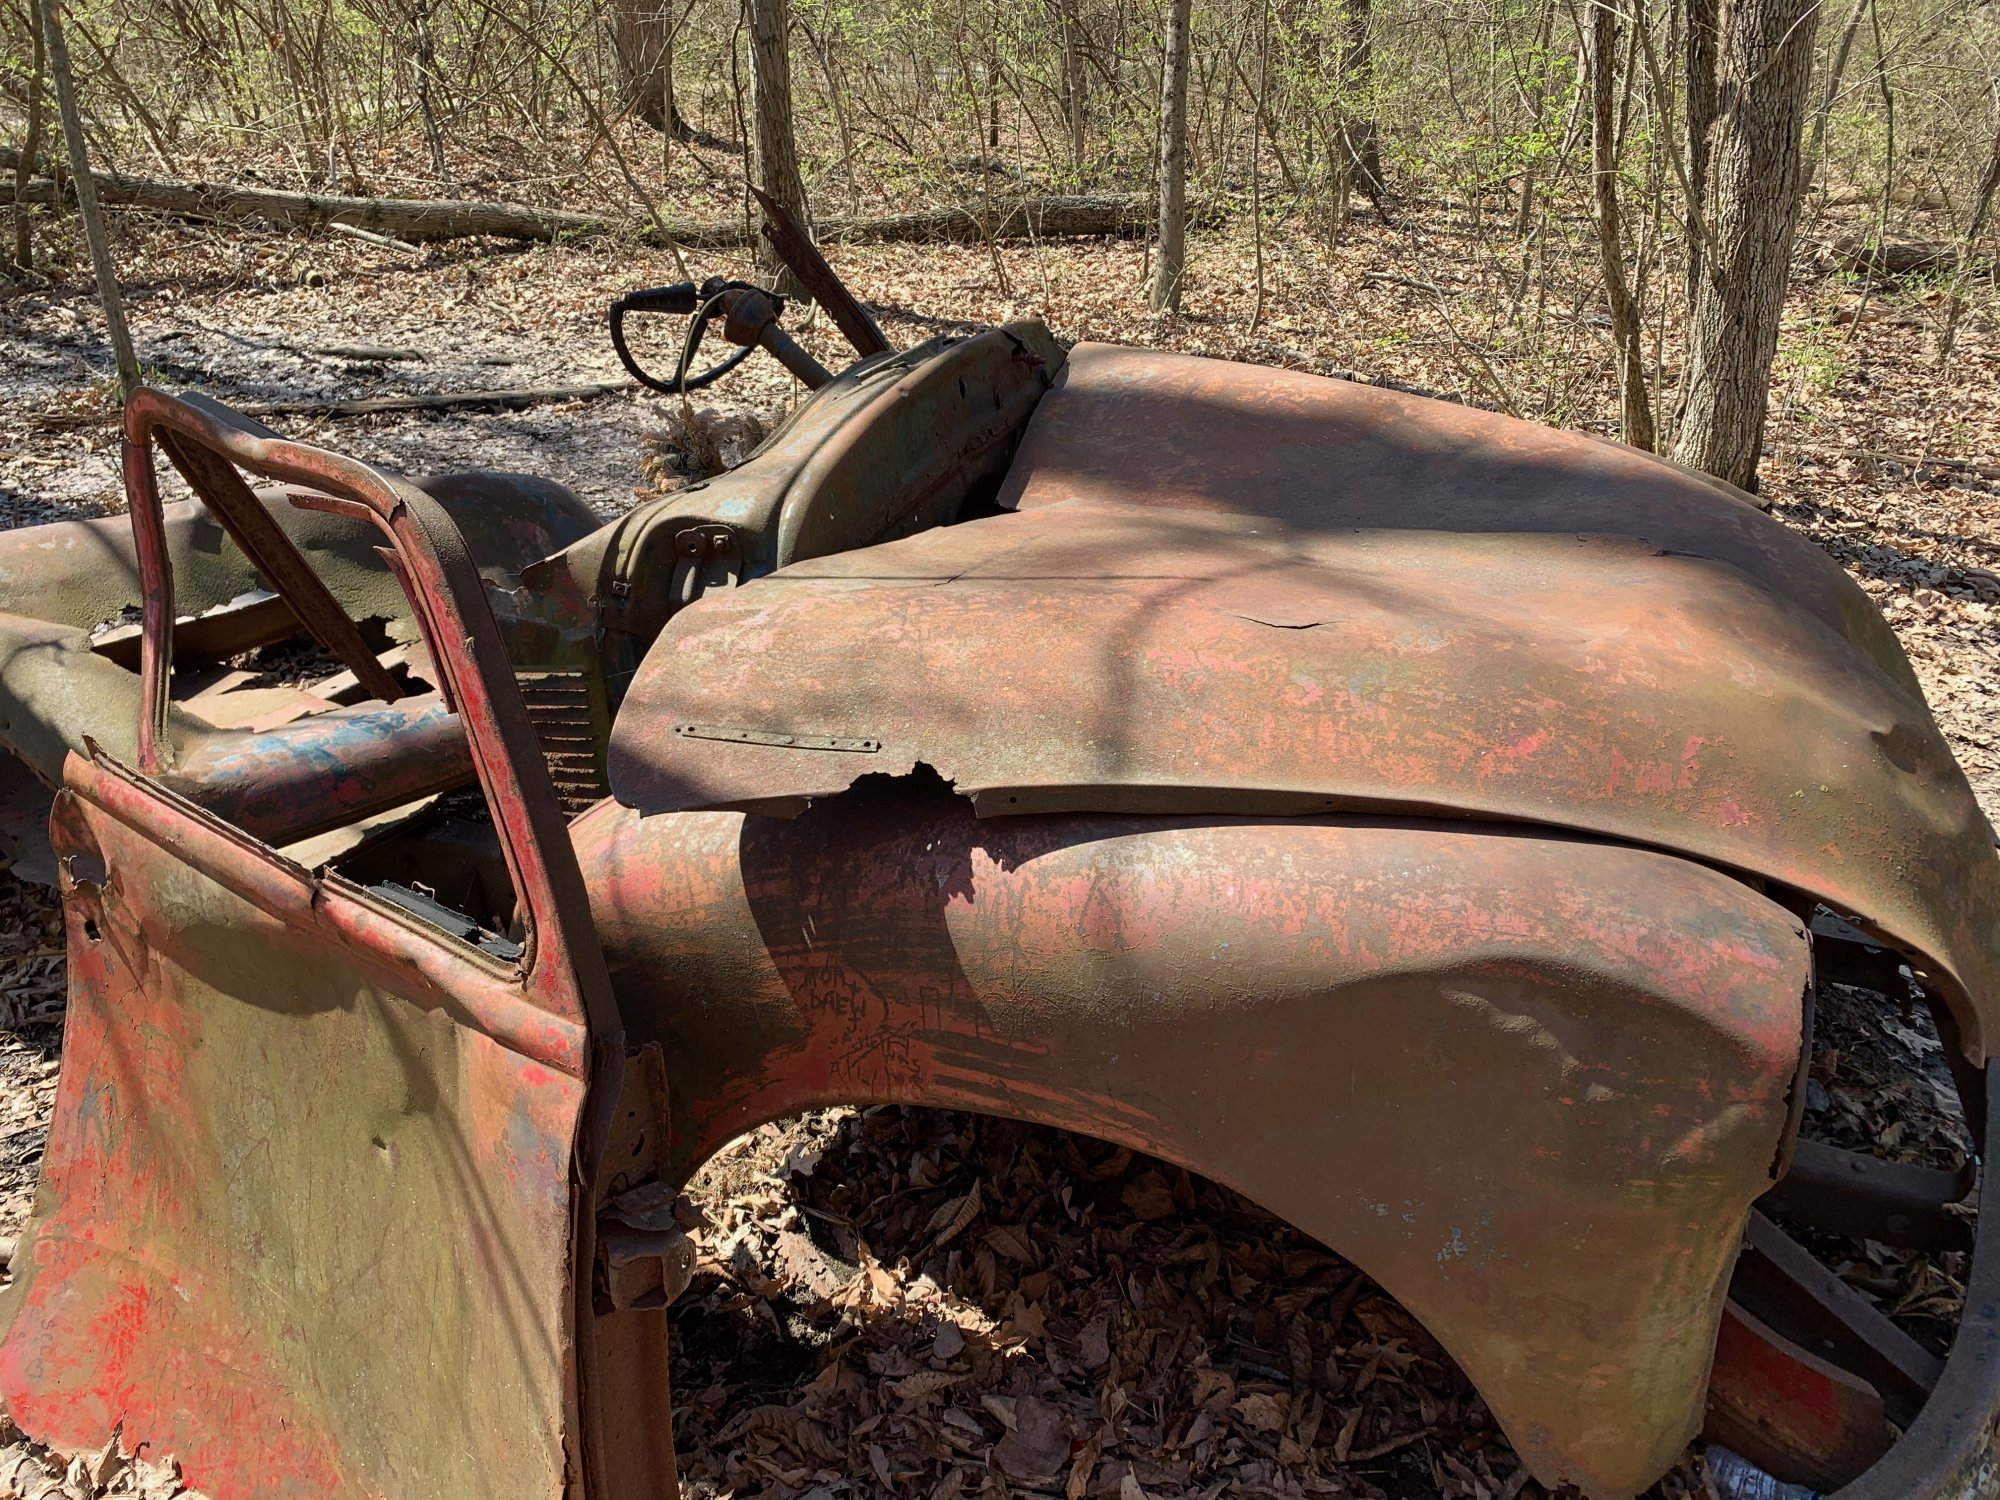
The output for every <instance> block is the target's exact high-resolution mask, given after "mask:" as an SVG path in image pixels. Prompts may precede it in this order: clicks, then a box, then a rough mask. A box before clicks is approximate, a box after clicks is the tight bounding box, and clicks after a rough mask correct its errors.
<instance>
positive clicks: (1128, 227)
mask: <svg viewBox="0 0 2000 1500" xmlns="http://www.w3.org/2000/svg"><path fill="white" fill-rule="evenodd" d="M20 160H21V155H20V153H19V152H16V151H13V150H11V149H9V148H7V147H4V146H0V167H12V166H14V165H16V164H17V163H18V162H19V161H20ZM91 182H92V184H93V186H94V187H95V190H96V193H97V196H98V198H99V200H100V201H101V203H102V204H103V205H105V206H106V207H111V208H129V209H141V210H150V211H152V212H155V213H166V214H172V215H174V216H176V217H178V218H184V219H198V220H204V221H218V222H222V223H248V224H275V225H279V226H282V227H285V228H308V229H311V228H322V227H325V226H328V225H333V224H345V225H348V226H350V227H352V228H356V229H366V230H369V231H371V232H373V233H377V234H387V235H393V236H395V237H396V238H397V239H401V240H408V241H410V242H412V243H415V244H425V243H432V244H435V243H440V242H443V241H447V240H455V239H467V238H470V237H472V236H475V235H491V236H493V237H494V238H496V239H509V240H528V241H540V242H543V243H553V242H556V241H564V240H577V239H595V238H602V237H604V236H607V235H613V236H622V237H626V238H630V239H632V240H634V241H636V242H638V243H640V244H666V243H669V242H671V243H674V244H679V245H683V246H687V247H689V248H698V249H728V248H732V247H735V246H739V245H748V244H753V243H755V242H756V238H757V236H756V231H755V229H754V228H752V227H747V226H746V225H745V224H744V222H743V221H742V220H741V219H740V218H731V219H723V220H679V219H663V220H662V221H661V224H659V225H655V224H652V223H649V222H647V221H645V220H640V221H637V222H634V221H631V220H622V219H611V218H607V217H605V216H604V215H602V214H584V213H573V212H569V211H567V210H563V209H546V208H525V207H522V206H520V205H518V204H513V203H473V202H460V201H456V200H451V199H427V198H349V197H340V196H336V195H332V194H319V193H283V192H278V191H276V190H274V189H270V188H241V187H232V186H229V185H227V184H224V183H212V182H163V181H161V180H159V179H157V178H151V177H124V176H118V175H115V174H112V173H109V172H95V173H92V174H91ZM74 187H75V183H74V181H73V180H66V181H65V182H64V183H62V184H60V185H59V184H57V183H55V182H52V181H50V180H49V179H48V178H45V177H43V178H36V179H34V180H32V181H30V182H29V183H28V185H27V190H26V193H25V194H24V195H16V201H19V202H26V203H61V202H68V201H71V198H72V193H73V189H74ZM6 192H7V190H6V188H5V187H4V186H0V195H5V194H6ZM6 201H7V199H6V197H5V196H0V203H4V202H6ZM1153 208H1154V205H1153V203H1152V201H1151V200H1149V199H1148V198H1146V197H1144V196H1143V195H1141V194H1138V193H1105V194H1097V195H1094V196H1089V197H1083V196H1051V197H1041V198H995V199H994V200H993V206H992V212H991V213H990V215H989V214H988V213H987V211H986V209H985V206H984V205H983V204H982V205H971V204H968V205H966V206H964V207H960V208H930V209H918V210H915V211H913V212H910V213H900V214H881V215H875V216H867V217H858V218H828V219H822V220H821V221H820V224H819V238H820V239H821V240H822V241H833V240H867V241H873V242H876V243H896V242H908V241H924V240H937V241H949V242H952V243H958V244H977V243H980V242H982V241H984V240H985V239H986V238H988V235H989V231H990V234H991V236H992V237H993V238H998V239H1023V238H1028V237H1034V238H1040V239H1073V238H1077V237H1080V236H1086V235H1116V236H1120V237H1129V236H1132V235H1140V234H1150V233H1151V232H1152V229H1153ZM1196 216H1199V214H1198V213H1197V215H1196Z"/></svg>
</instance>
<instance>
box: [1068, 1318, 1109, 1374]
mask: <svg viewBox="0 0 2000 1500" xmlns="http://www.w3.org/2000/svg"><path fill="white" fill-rule="evenodd" d="M1110 1329H1111V1314H1109V1313H1099V1314H1098V1315H1097V1316H1096V1317H1094V1318H1092V1319H1091V1320H1090V1321H1089V1322H1088V1323H1086V1324H1084V1325H1083V1331H1082V1332H1081V1333H1079V1334H1077V1336H1076V1356H1077V1358H1078V1359H1080V1360H1082V1361H1083V1367H1084V1368H1085V1369H1086V1370H1101V1369H1103V1368H1104V1367H1105V1366H1106V1365H1108V1364H1110V1363H1111V1339H1110Z"/></svg>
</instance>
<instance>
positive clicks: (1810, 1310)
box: [1730, 1210, 1944, 1427]
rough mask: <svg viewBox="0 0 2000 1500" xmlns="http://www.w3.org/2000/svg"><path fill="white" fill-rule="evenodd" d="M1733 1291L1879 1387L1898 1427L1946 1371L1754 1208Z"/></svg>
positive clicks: (1766, 1318)
mask: <svg viewBox="0 0 2000 1500" xmlns="http://www.w3.org/2000/svg"><path fill="white" fill-rule="evenodd" d="M1730 1294H1731V1295H1732V1296H1733V1297H1734V1298H1735V1299H1736V1300H1737V1301H1738V1302H1739V1303H1741V1304H1742V1306H1743V1307H1744V1308H1745V1309H1746V1310H1747V1311H1748V1312H1749V1313H1750V1314H1751V1315H1752V1316H1753V1317H1755V1318H1757V1319H1758V1320H1760V1321H1761V1322H1763V1323H1767V1324H1769V1325H1770V1326H1771V1327H1772V1328H1774V1329H1776V1330H1777V1331H1778V1332H1780V1333H1782V1334H1784V1335H1785V1336H1786V1337H1787V1338H1790V1339H1792V1340H1794V1341H1795V1342H1797V1343H1798V1344H1800V1345H1801V1346H1803V1347H1804V1348H1805V1349H1807V1350H1808V1351H1810V1352H1811V1353H1813V1354H1816V1355H1819V1356H1820V1357H1822V1358H1824V1359H1828V1360H1831V1361H1832V1362H1833V1363H1835V1364H1837V1365H1839V1366H1840V1367H1841V1368H1842V1369H1844V1370H1847V1371H1850V1372H1851V1373H1853V1374H1855V1375H1858V1376H1859V1377H1861V1378H1862V1379H1863V1380H1866V1381H1867V1382H1868V1383H1869V1384H1870V1385H1872V1386H1874V1387H1875V1388H1876V1389H1877V1390H1878V1391H1880V1392H1881V1393H1882V1400H1883V1403H1884V1405H1885V1406H1886V1407H1887V1408H1888V1411H1889V1417H1890V1420H1892V1421H1894V1422H1895V1423H1896V1424H1897V1425H1899V1426H1903V1427H1907V1426H1908V1425H1909V1424H1910V1423H1911V1422H1913V1421H1914V1420H1915V1419H1916V1416H1917V1413H1918V1412H1919V1411H1921V1410H1922V1409H1923V1406H1924V1402H1925V1401H1926V1400H1928V1399H1929V1397H1930V1394H1931V1392H1932V1391H1933V1390H1934V1389H1935V1388H1936V1386H1937V1383H1938V1377H1939V1376H1941V1375H1942V1374H1943V1373H1944V1361H1943V1360H1941V1359H1939V1358H1938V1357H1937V1356H1936V1355H1935V1354H1932V1353H1931V1352H1930V1351H1929V1350H1928V1349H1926V1348H1924V1347H1923V1346H1922V1345H1921V1344H1919V1343H1918V1342H1917V1341H1916V1340H1915V1339H1913V1338H1911V1337H1910V1336H1909V1335H1908V1334H1907V1333H1905V1332H1903V1330H1902V1329H1900V1328H1898V1327H1897V1326H1896V1325H1895V1324H1894V1323H1892V1322H1890V1321H1889V1319H1888V1317H1887V1316H1886V1315H1884V1314H1883V1313H1882V1312H1881V1310H1880V1309H1878V1308H1877V1307H1876V1306H1875V1304H1874V1303H1872V1302H1870V1301H1869V1300H1868V1299H1867V1297H1865V1296H1864V1295H1862V1294H1861V1293H1860V1292H1859V1291H1857V1290H1855V1289H1854V1288H1853V1287H1851V1286H1849V1285H1848V1284H1847V1283H1846V1282H1844V1281H1842V1280H1841V1279H1840V1278H1839V1277H1838V1276H1836V1275H1834V1274H1833V1272H1831V1271H1829V1270H1827V1268H1826V1267H1825V1266H1822V1265H1821V1264H1820V1263H1819V1262H1818V1261H1817V1260H1815V1259H1814V1258H1813V1256H1812V1253H1811V1252H1810V1251H1809V1250H1807V1249H1806V1248H1805V1247H1804V1246H1802V1245H1800V1244H1799V1243H1798V1242H1797V1241H1796V1240H1794V1239H1792V1238H1791V1237H1790V1236H1789V1235H1787V1234H1786V1233H1785V1232H1784V1231H1783V1230H1782V1229H1780V1228H1778V1226H1777V1225H1775V1224H1773V1223H1772V1222H1771V1221H1770V1220H1769V1219H1767V1218H1766V1217H1764V1215H1763V1214H1761V1213H1757V1212H1755V1211H1754V1210H1753V1211H1752V1212H1751V1215H1750V1223H1749V1227H1748V1229H1747V1230H1746V1232H1745V1235H1744V1244H1743V1252H1742V1254H1741V1255H1740V1256H1739V1257H1738V1258H1737V1262H1736V1275H1735V1279H1734V1280H1733V1281H1732V1282H1731V1283H1730Z"/></svg>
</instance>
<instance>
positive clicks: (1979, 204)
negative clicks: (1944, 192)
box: [1938, 130, 2000, 371]
mask: <svg viewBox="0 0 2000 1500" xmlns="http://www.w3.org/2000/svg"><path fill="white" fill-rule="evenodd" d="M1996 191H2000V130H1995V131H1994V132H1993V149H1992V150H1990V151H1989V152H1987V154H1986V170H1985V171H1984V172H1982V173H1980V174H1979V189H1978V191H1977V192H1976V193H1974V194H1973V198H1972V218H1971V221H1970V222H1968V223H1967V224H1966V226H1965V254H1964V255H1962V256H1960V257H1959V262H1958V275H1957V277H1956V278H1955V279H1954V280H1953V281H1952V284H1951V305H1950V306H1949V307H1947V308H1946V309H1945V315H1944V331H1943V332H1942V333H1940V334H1939V335H1938V369H1939V370H1940V371H1942V370H1944V369H1946V368H1947V367H1948V366H1949V365H1950V364H1951V349H1952V345H1953V344H1954V343H1955V342H1957V339H1958V320H1959V317H1960V316H1961V315H1962V314H1963V313H1964V311H1965V282H1966V278H1967V277H1968V276H1969V275H1970V274H1971V272H1972V267H1973V265H1974V264H1975V262H1976V259H1977V257H1978V254H1979V236H1980V235H1982V234H1983V233H1985V232H1986V220H1987V218H1988V217H1989V216H1990V215H1991V214H1992V212H1993V195H1994V193H1995V192H1996Z"/></svg>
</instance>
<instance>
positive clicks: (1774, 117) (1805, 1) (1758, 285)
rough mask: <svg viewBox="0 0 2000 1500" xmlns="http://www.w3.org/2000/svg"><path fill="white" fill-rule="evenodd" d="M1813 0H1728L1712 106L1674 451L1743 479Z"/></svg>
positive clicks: (1765, 376)
mask: <svg viewBox="0 0 2000 1500" xmlns="http://www.w3.org/2000/svg"><path fill="white" fill-rule="evenodd" d="M1818 19H1819V5H1818V0H1723V4H1722V6H1721V9H1720V12H1719V16H1718V24H1717V30H1716V48H1715V58H1716V72H1715V79H1716V88H1715V100H1716V115H1715V122H1714V128H1713V130H1712V131H1711V133H1710V137H1709V159H1708V174H1707V190H1706V197H1705V202H1704V210H1705V211H1704V213H1703V215H1702V217H1703V219H1704V221H1705V224H1706V228H1707V230H1708V235H1709V244H1708V252H1709V253H1708V257H1707V259H1706V261H1705V263H1704V265H1703V268H1702V279H1701V283H1700V285H1699V286H1698V287H1697V288H1696V296H1695V304H1694V310H1693V316H1692V319H1691V323H1690V327H1689V338H1688V344H1689V349H1688V368H1687V383H1686V386H1685V393H1686V394H1685V404H1684V406H1683V408H1682V416H1681V429H1680V438H1679V441H1678V442H1677V444H1676V445H1675V449H1674V457H1675V458H1676V459H1678V460H1679V461H1680V462H1682V463H1684V464H1686V465H1688V466H1689V467H1690V468H1696V469H1703V470H1706V471H1707V472H1708V473H1710V474H1714V475H1716V476H1717V477H1718V478H1721V479H1726V480H1728V481H1729V482H1730V483H1732V484H1736V485H1740V486H1741V487H1742V488H1744V489H1746V490H1754V489H1755V488H1756V486H1757V458H1758V454H1759V451H1760V450H1761V448H1762V446H1763V441H1764V418H1765V407H1766V404H1767V398H1768V396H1769V393H1770V385H1771V359H1772V356H1773V355H1774V354H1775V353H1776V352H1777V347H1778V319H1779V317H1780V315H1781V314H1782V313H1783V311H1784V304H1785V291H1786V288H1787V286H1788V285H1789V283H1790V280H1791V262H1792V239H1793V235H1794V233H1795V232H1796V230H1797V228H1798V216H1799V200H1800V197H1801V195H1802V193H1803V191H1804V186H1805V169H1804V154H1803V152H1802V151H1801V150H1800V137H1801V135H1802V134H1803V131H1804V127H1805V115H1806V90H1807V88H1808V86H1809V85H1810V84H1811V81H1812V60H1813V32H1814V29H1815V27H1816V26H1817V24H1818Z"/></svg>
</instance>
